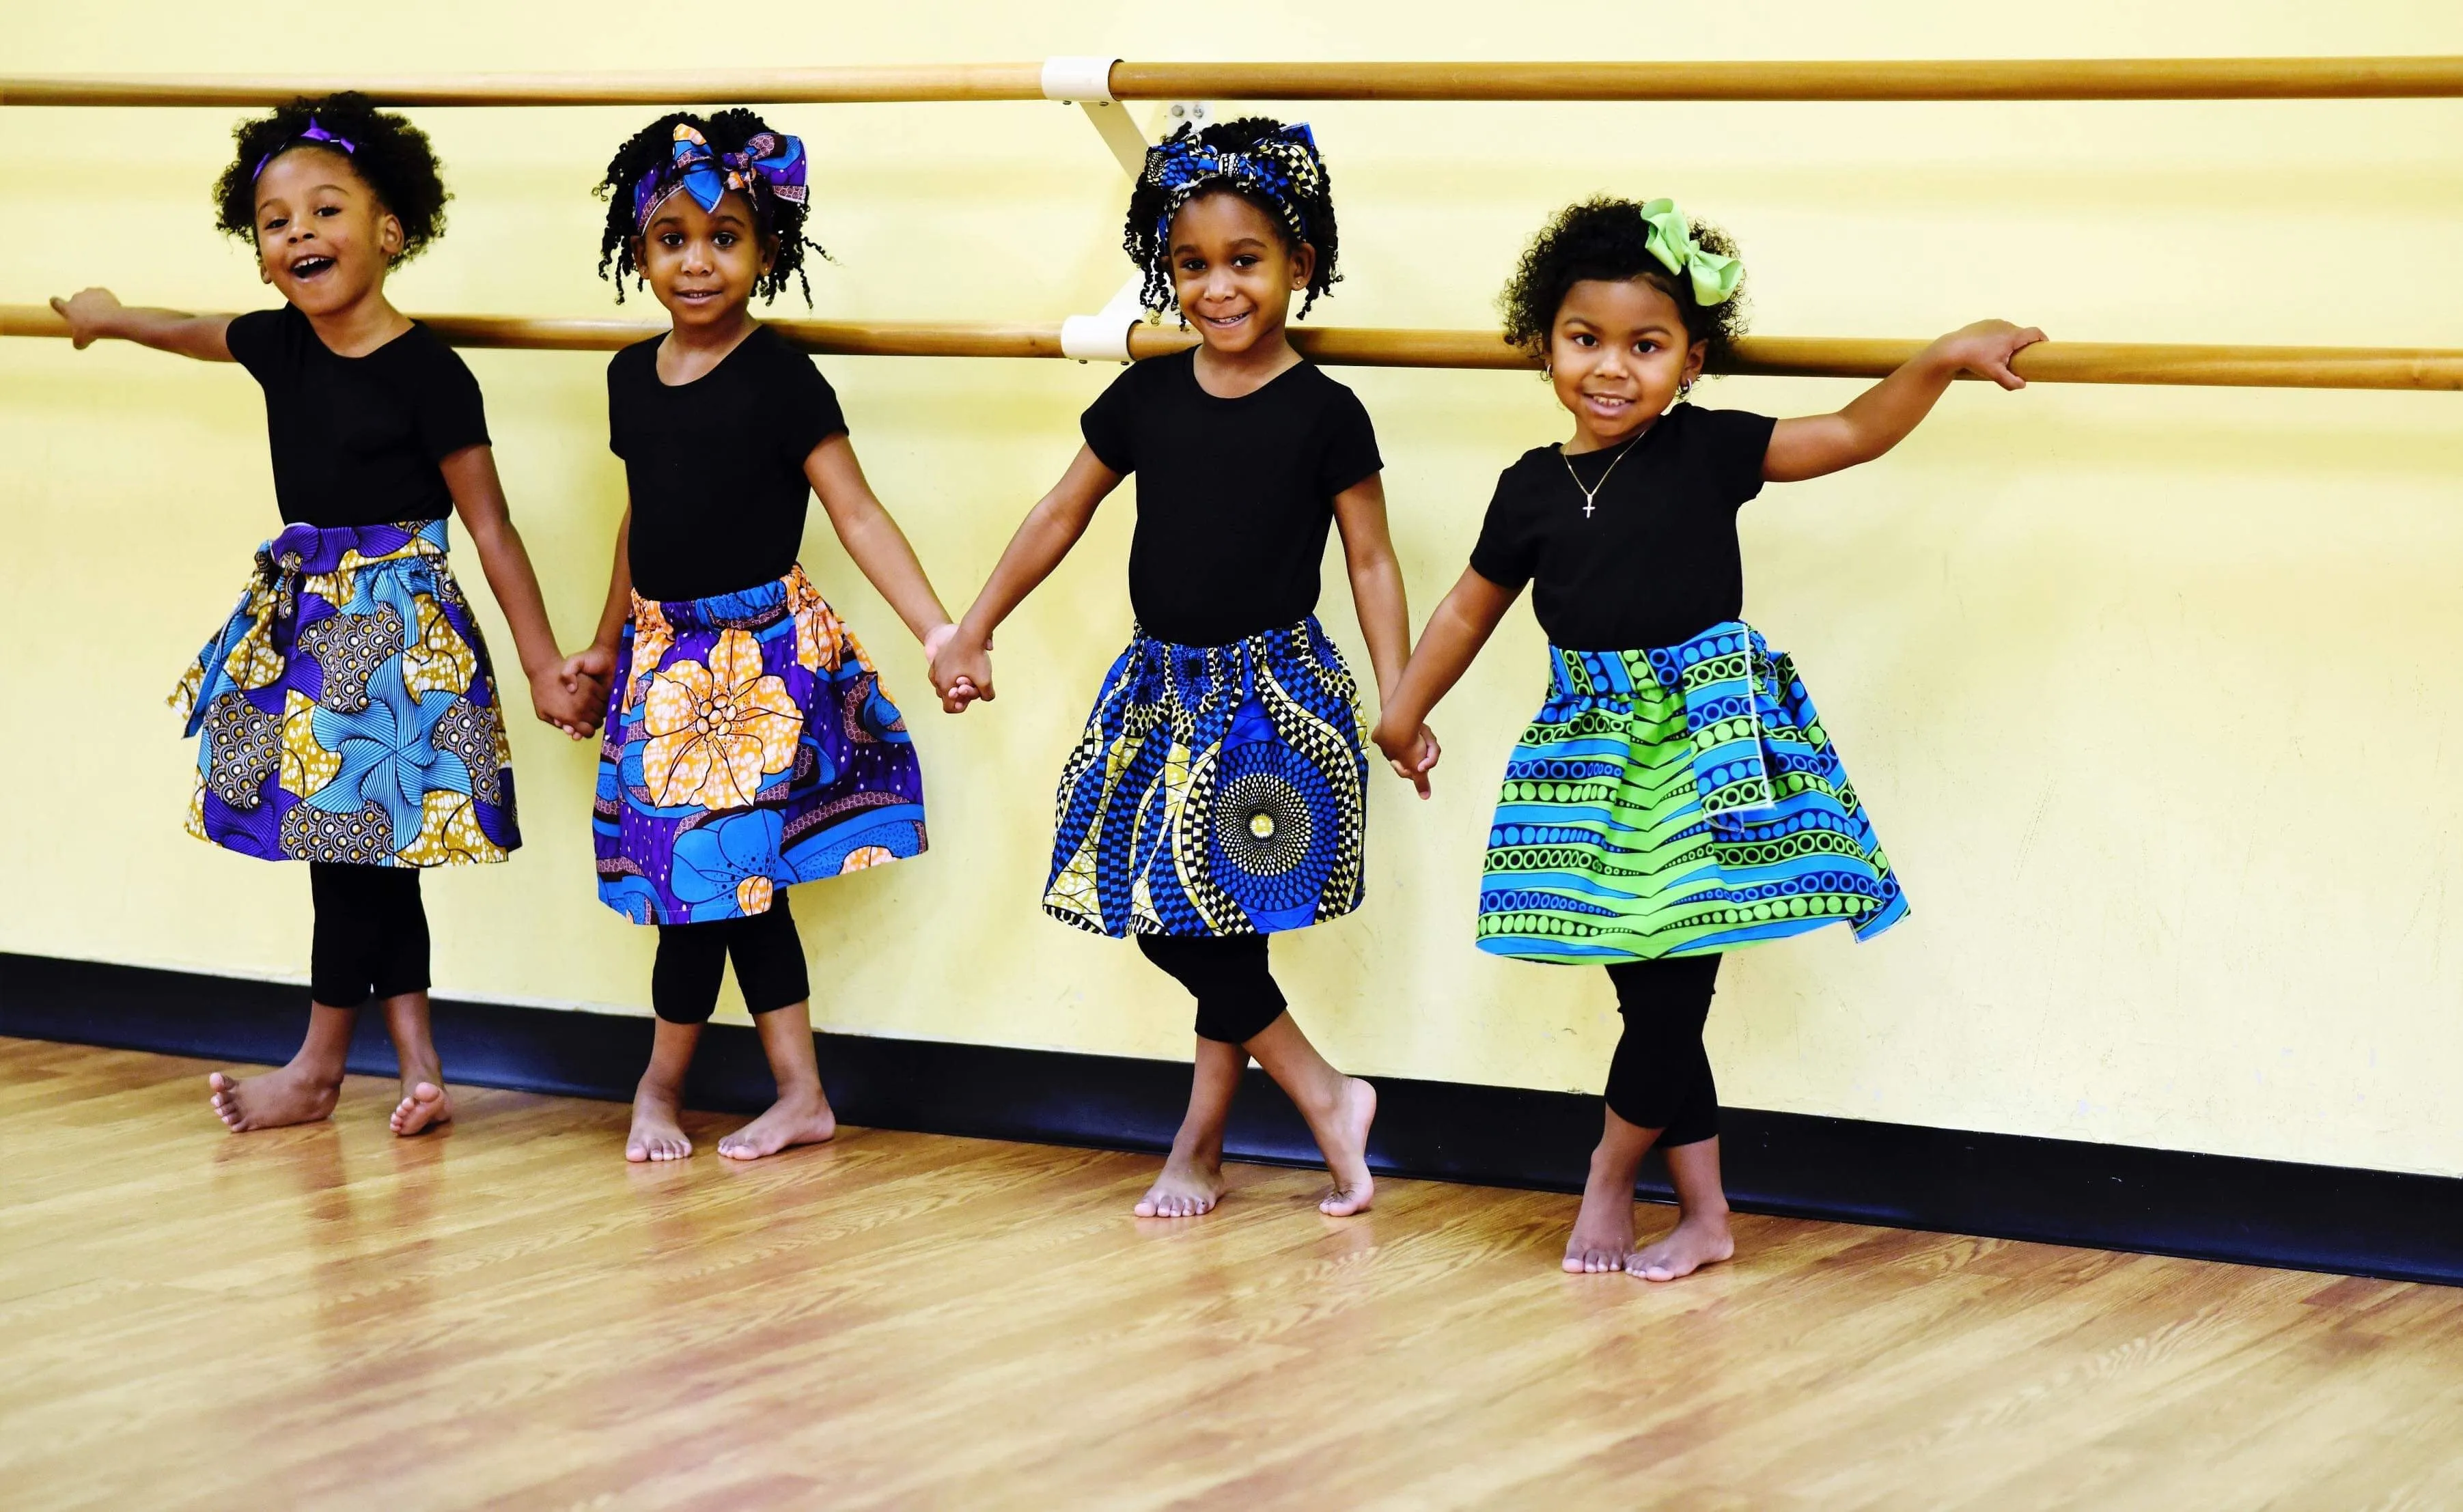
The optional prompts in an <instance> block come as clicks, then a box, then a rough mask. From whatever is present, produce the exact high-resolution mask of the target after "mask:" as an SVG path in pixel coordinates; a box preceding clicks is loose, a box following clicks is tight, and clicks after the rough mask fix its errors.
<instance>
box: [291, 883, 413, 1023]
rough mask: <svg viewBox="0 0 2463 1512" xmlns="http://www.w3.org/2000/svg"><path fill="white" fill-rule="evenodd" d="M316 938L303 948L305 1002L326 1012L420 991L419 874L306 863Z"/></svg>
mask: <svg viewBox="0 0 2463 1512" xmlns="http://www.w3.org/2000/svg"><path fill="white" fill-rule="evenodd" d="M308 896H310V897H311V898H312V899H314V900H315V902H316V934H315V935H314V936H313V937H312V938H311V940H310V943H309V946H308V991H309V995H310V996H311V997H313V998H315V999H316V1001H317V1002H318V1003H321V1004H325V1005H326V1006H327V1007H329V1008H356V1007H358V1006H360V1004H363V1003H365V1002H367V1001H368V999H369V998H370V997H371V996H374V997H379V998H398V997H401V996H402V995H403V993H405V992H425V991H426V990H427V910H426V909H425V908H423V907H422V906H420V901H419V868H417V867H415V866H350V865H345V864H343V863H340V862H334V861H311V862H309V863H308Z"/></svg>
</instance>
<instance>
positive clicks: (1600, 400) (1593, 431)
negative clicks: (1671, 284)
mask: <svg viewBox="0 0 2463 1512" xmlns="http://www.w3.org/2000/svg"><path fill="white" fill-rule="evenodd" d="M1708 350H1709V346H1708V344H1707V343H1705V342H1700V341H1693V340H1690V339H1689V338H1688V335H1687V333H1686V330H1685V317H1684V315H1683V314H1682V313H1679V312H1678V310H1677V308H1676V301H1675V300H1673V299H1671V298H1669V297H1668V296H1667V292H1666V291H1665V290H1662V289H1660V288H1659V287H1658V286H1656V285H1655V284H1653V283H1651V282H1650V280H1648V279H1646V278H1619V279H1605V278H1585V279H1582V280H1580V281H1579V282H1577V283H1576V284H1575V285H1574V286H1573V287H1572V288H1571V289H1568V290H1566V291H1565V298H1564V300H1563V302H1562V303H1560V304H1559V305H1558V307H1557V318H1556V320H1555V321H1554V322H1553V323H1552V324H1551V325H1550V326H1549V328H1548V374H1549V378H1550V380H1551V381H1552V382H1554V383H1555V384H1556V387H1557V401H1558V403H1560V404H1562V405H1564V406H1565V408H1566V409H1568V410H1570V411H1572V412H1573V416H1574V428H1575V431H1576V433H1577V434H1578V436H1579V437H1580V440H1581V441H1582V442H1583V443H1584V444H1583V445H1582V446H1580V447H1579V448H1578V449H1579V450H1583V451H1591V450H1597V449H1598V448H1600V447H1602V446H1613V445H1615V444H1616V443H1619V442H1621V441H1624V439H1625V438H1626V437H1628V436H1631V435H1634V434H1635V433H1637V432H1639V431H1640V430H1641V429H1642V428H1643V427H1644V426H1645V425H1647V424H1648V423H1650V422H1651V421H1654V420H1656V419H1658V418H1659V417H1660V416H1661V415H1662V414H1664V413H1666V412H1667V407H1668V406H1669V405H1670V404H1673V403H1675V402H1676V395H1677V392H1678V390H1680V389H1681V388H1683V387H1684V385H1686V384H1687V383H1689V382H1691V381H1692V380H1693V379H1695V378H1700V377H1701V376H1702V357H1703V354H1704V353H1705V352H1707V351H1708Z"/></svg>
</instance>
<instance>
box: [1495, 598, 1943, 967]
mask: <svg viewBox="0 0 2463 1512" xmlns="http://www.w3.org/2000/svg"><path fill="white" fill-rule="evenodd" d="M1550 652H1551V655H1552V658H1553V665H1552V667H1551V671H1552V673H1553V677H1552V678H1551V680H1550V682H1549V686H1548V697H1547V700H1546V702H1542V703H1541V704H1540V705H1539V712H1538V713H1537V715H1536V716H1534V717H1533V719H1532V721H1531V724H1530V726H1529V728H1527V729H1525V730H1524V731H1523V733H1522V740H1521V742H1520V744H1518V745H1515V748H1514V754H1513V756H1512V757H1511V758H1510V759H1509V760H1508V761H1507V763H1506V767H1505V785H1504V790H1503V791H1502V793H1501V794H1500V795H1499V797H1498V799H1497V805H1496V819H1495V823H1494V824H1493V826H1492V827H1491V828H1490V830H1489V836H1488V861H1487V865H1486V866H1485V868H1484V869H1483V874H1482V875H1481V878H1480V892H1479V946H1480V948H1481V949H1482V950H1487V951H1492V952H1493V953H1495V954H1497V955H1500V956H1516V957H1520V958H1521V959H1523V960H1526V961H1558V962H1565V963H1571V964H1604V963H1607V962H1611V961H1649V960H1655V959H1657V958H1659V957H1663V956H1690V955H1703V954H1708V953H1711V952H1716V951H1725V950H1734V949H1737V948H1738V947H1740V946H1744V945H1751V944H1757V943H1759V942H1761V941H1763V940H1777V939H1781V938H1783V937H1785V936H1788V935H1795V934H1801V933H1802V932H1804V931H1805V930H1809V929H1818V928H1820V927H1821V926H1822V925H1824V924H1845V925H1847V926H1849V927H1850V928H1851V929H1853V930H1854V931H1855V934H1856V938H1857V939H1858V940H1869V939H1871V938H1872V937H1873V936H1875V935H1878V934H1880V933H1881V932H1882V931H1883V930H1885V929H1887V928H1889V927H1890V926H1891V925H1892V924H1895V923H1897V922H1898V921H1899V920H1900V919H1902V918H1906V917H1907V897H1906V896H1905V895H1904V894H1902V893H1901V892H1900V890H1899V879H1898V877H1897V875H1895V874H1894V873H1893V872H1892V871H1891V870H1890V862H1889V858H1888V857H1887V856H1885V855H1884V854H1883V853H1882V847H1881V842H1880V841H1879V840H1878V839H1877V838H1876V837H1875V836H1874V833H1873V827H1872V825H1871V823H1870V822H1869V821H1868V820H1867V819H1866V818H1865V816H1864V804H1863V803H1862V802H1860V801H1859V800H1858V798H1857V796H1856V789H1855V788H1854V787H1853V786H1852V785H1851V784H1850V783H1849V782H1848V780H1847V771H1846V768H1845V767H1842V766H1841V765H1840V761H1839V750H1838V747H1837V746H1836V745H1832V744H1831V741H1830V737H1829V734H1828V733H1827V732H1826V731H1824V730H1823V729H1822V727H1821V720H1820V716H1819V715H1818V714H1816V713H1815V712H1814V708H1813V699H1812V697H1811V695H1809V694H1808V693H1806V692H1805V689H1804V683H1803V681H1802V680H1799V679H1798V677H1797V675H1796V667H1795V664H1794V663H1793V662H1792V661H1790V660H1789V659H1788V658H1787V657H1786V655H1784V654H1783V653H1774V652H1773V651H1772V650H1771V649H1770V647H1769V646H1768V645H1766V644H1765V643H1764V642H1763V640H1762V637H1761V636H1760V634H1759V633H1758V632H1756V631H1755V630H1753V629H1752V628H1751V627H1749V626H1747V625H1745V624H1744V623H1742V622H1741V621H1737V620H1730V621H1727V622H1726V623H1723V624H1717V625H1713V626H1711V628H1710V629H1709V630H1706V631H1704V632H1703V633H1702V634H1700V635H1698V636H1696V637H1693V638H1692V639H1690V640H1688V641H1686V642H1685V643H1684V644H1683V645H1679V646H1667V647H1662V648H1660V649H1658V650H1653V651H1568V650H1565V649H1563V648H1562V647H1551V648H1550Z"/></svg>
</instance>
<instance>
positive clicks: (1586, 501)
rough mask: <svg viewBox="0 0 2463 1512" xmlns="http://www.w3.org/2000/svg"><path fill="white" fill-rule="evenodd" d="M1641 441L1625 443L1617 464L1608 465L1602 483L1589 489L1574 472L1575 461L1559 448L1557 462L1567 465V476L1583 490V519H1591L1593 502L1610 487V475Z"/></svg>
mask: <svg viewBox="0 0 2463 1512" xmlns="http://www.w3.org/2000/svg"><path fill="white" fill-rule="evenodd" d="M1640 440H1642V438H1641V437H1639V436H1636V437H1635V438H1634V439H1633V441H1629V442H1626V443H1624V451H1621V452H1618V453H1617V454H1616V462H1612V463H1609V464H1608V471H1607V472H1603V473H1601V474H1600V481H1599V482H1597V483H1595V484H1593V485H1591V486H1589V487H1587V488H1583V487H1582V475H1581V474H1580V473H1579V472H1576V471H1575V470H1574V459H1573V458H1571V457H1568V456H1566V455H1565V448H1564V447H1562V446H1559V447H1558V448H1557V460H1558V462H1561V463H1563V464H1565V476H1566V477H1568V478H1571V479H1573V480H1574V486H1575V487H1577V488H1580V489H1581V494H1582V518H1584V519H1586V520H1587V519H1589V518H1590V517H1591V510H1592V508H1594V504H1593V501H1595V500H1597V499H1598V498H1599V496H1600V490H1601V489H1602V488H1604V487H1606V486H1608V473H1609V472H1614V471H1616V470H1617V464H1618V463H1622V462H1624V460H1625V458H1626V457H1627V456H1628V455H1630V454H1631V453H1632V451H1633V447H1634V442H1638V441H1640Z"/></svg>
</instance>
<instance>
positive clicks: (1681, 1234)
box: [1624, 1213, 1736, 1281]
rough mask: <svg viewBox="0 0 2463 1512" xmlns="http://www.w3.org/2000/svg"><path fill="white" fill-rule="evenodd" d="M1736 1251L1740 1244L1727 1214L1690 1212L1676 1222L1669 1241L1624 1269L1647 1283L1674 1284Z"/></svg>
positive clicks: (1647, 1252)
mask: <svg viewBox="0 0 2463 1512" xmlns="http://www.w3.org/2000/svg"><path fill="white" fill-rule="evenodd" d="M1735 1252H1736V1242H1735V1240H1734V1238H1733V1237H1732V1236H1731V1235H1730V1234H1729V1232H1728V1215H1727V1214H1725V1213H1718V1214H1712V1215H1706V1216H1704V1217H1700V1218H1696V1217H1694V1216H1693V1215H1692V1214H1690V1213H1688V1214H1686V1215H1684V1216H1683V1217H1681V1218H1679V1219H1678V1220H1676V1226H1675V1227H1674V1228H1672V1229H1669V1230H1668V1231H1667V1238H1665V1239H1663V1240H1661V1241H1660V1242H1658V1243H1656V1244H1653V1245H1651V1246H1649V1247H1648V1248H1646V1249H1644V1250H1642V1251H1640V1252H1638V1253H1637V1254H1635V1256H1634V1257H1633V1258H1632V1259H1631V1260H1629V1261H1626V1262H1625V1266H1624V1268H1625V1270H1626V1272H1627V1273H1628V1274H1630V1275H1635V1276H1640V1277H1641V1278H1642V1279H1643V1280H1645V1281H1674V1280H1675V1279H1676V1278H1677V1277H1679V1276H1689V1275H1691V1274H1693V1272H1695V1271H1697V1270H1699V1269H1701V1268H1702V1267H1703V1266H1705V1265H1715V1264H1718V1263H1719V1262H1721V1261H1723V1260H1726V1259H1728V1258H1729V1257H1731V1256H1733V1254H1735Z"/></svg>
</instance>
